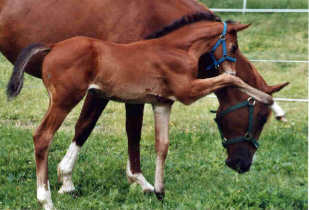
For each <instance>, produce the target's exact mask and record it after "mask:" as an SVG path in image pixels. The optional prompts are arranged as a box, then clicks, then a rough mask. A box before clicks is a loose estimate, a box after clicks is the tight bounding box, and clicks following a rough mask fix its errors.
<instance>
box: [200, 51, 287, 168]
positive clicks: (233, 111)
mask: <svg viewBox="0 0 309 210" xmlns="http://www.w3.org/2000/svg"><path fill="white" fill-rule="evenodd" d="M236 59H237V61H236V75H237V76H238V77H240V78H241V79H243V80H244V81H245V82H246V83H248V84H249V85H251V86H253V87H255V88H257V89H259V90H262V91H264V92H266V93H268V94H273V93H274V92H277V91H279V90H280V89H282V88H283V87H284V86H286V85H287V84H288V83H283V84H279V85H275V86H268V85H267V84H266V82H265V81H264V79H263V78H262V77H261V76H260V74H259V73H258V72H257V70H256V69H255V67H254V66H253V65H252V64H251V63H250V62H249V61H248V60H247V59H246V58H245V57H244V56H243V55H242V54H241V52H240V51H239V50H236ZM210 64H212V59H211V58H210V56H209V54H205V55H203V56H201V58H200V61H199V77H200V78H205V77H212V76H216V75H218V74H219V71H218V70H216V69H214V68H213V69H211V70H209V71H205V66H208V65H210ZM216 95H217V97H218V100H219V104H220V105H219V108H218V110H217V115H216V123H217V125H218V128H219V132H220V134H221V137H222V140H223V142H222V143H223V146H224V147H225V148H226V150H227V154H228V157H227V159H226V164H227V165H228V166H229V167H230V168H232V169H234V170H236V171H237V172H239V173H243V172H246V171H248V170H249V169H250V166H251V163H252V159H253V156H254V154H255V152H256V150H257V148H258V146H259V145H258V140H259V137H260V134H261V132H262V130H263V126H264V124H265V123H266V121H267V119H268V118H269V116H270V113H271V108H273V107H271V106H269V105H265V104H263V103H260V102H258V101H256V100H254V99H253V98H251V97H249V96H248V95H246V94H244V93H242V92H241V91H239V90H238V89H237V88H234V87H228V88H223V89H221V90H219V91H217V92H216Z"/></svg>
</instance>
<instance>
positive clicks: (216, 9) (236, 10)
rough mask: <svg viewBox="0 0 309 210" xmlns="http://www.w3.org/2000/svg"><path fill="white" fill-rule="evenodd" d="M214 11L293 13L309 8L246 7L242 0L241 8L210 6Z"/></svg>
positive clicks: (245, 1) (245, 2)
mask: <svg viewBox="0 0 309 210" xmlns="http://www.w3.org/2000/svg"><path fill="white" fill-rule="evenodd" d="M211 10H212V11H214V12H242V13H243V14H245V13H246V12H284V13H286V12H293V13H295V12H296V13H309V9H248V8H247V0H243V6H242V9H221V8H211Z"/></svg>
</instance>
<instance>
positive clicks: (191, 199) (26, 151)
mask: <svg viewBox="0 0 309 210" xmlns="http://www.w3.org/2000/svg"><path fill="white" fill-rule="evenodd" d="M214 2H215V1H214ZM226 2H227V5H228V2H229V1H226ZM230 2H232V1H230ZM235 2H236V1H235ZM249 2H250V0H249V1H248V3H249ZM271 2H278V1H271ZM291 2H292V1H291ZM216 3H217V5H211V4H210V3H209V4H208V5H209V6H210V7H215V6H216V7H222V5H220V2H216ZM298 3H299V4H303V5H305V4H306V2H304V1H293V5H290V6H291V7H290V8H296V7H297V5H298ZM267 4H268V3H267ZM272 4H273V3H272ZM280 6H282V5H280ZM261 8H263V7H262V6H261ZM220 16H221V17H222V18H223V19H234V20H238V21H241V22H244V23H248V22H251V23H253V25H252V26H251V28H250V29H248V30H246V31H244V32H242V33H240V34H239V45H240V48H241V50H242V51H243V52H244V53H245V55H246V56H247V57H249V58H255V59H301V60H302V59H307V54H308V48H307V46H308V41H307V40H308V32H307V31H308V29H307V25H308V20H307V15H305V14H297V15H296V14H246V15H241V14H226V13H222V14H220ZM255 65H256V66H257V68H258V69H259V71H260V72H261V74H262V75H263V77H264V78H265V79H266V81H267V82H269V83H270V84H276V83H280V82H284V81H290V82H291V84H290V85H289V86H288V87H286V88H285V89H284V90H282V91H281V92H279V93H277V94H276V95H275V96H276V97H287V98H308V81H307V78H308V65H307V64H274V63H255ZM11 69H12V66H11V65H10V64H9V63H8V62H7V61H6V60H5V59H4V58H3V57H1V58H0V142H1V145H2V148H1V150H0V209H39V207H38V205H37V202H36V177H35V164H34V162H35V161H34V155H33V143H32V132H33V131H34V129H35V128H36V127H37V126H38V124H39V123H40V120H41V118H42V117H43V114H44V113H45V111H46V109H47V105H48V97H47V93H46V91H45V89H44V87H43V85H42V82H41V81H40V80H38V79H35V78H32V77H30V76H26V78H25V86H24V89H23V90H22V93H21V95H20V96H19V97H18V98H17V99H16V100H14V101H12V102H10V103H8V102H7V101H6V96H5V86H6V83H7V81H8V79H9V76H10V73H11ZM217 105H218V104H217V101H216V100H215V99H212V98H204V99H202V100H200V101H198V102H197V103H195V104H193V105H191V106H189V107H187V106H183V105H181V104H179V103H176V104H175V105H174V106H173V111H172V116H171V123H170V140H171V146H170V149H169V155H168V159H167V166H166V176H165V183H166V185H165V187H166V199H165V202H164V204H162V203H160V202H158V201H157V199H156V198H155V196H154V195H144V194H143V193H142V192H141V190H140V188H139V187H138V186H135V185H133V186H129V184H128V183H127V181H126V177H125V165H126V160H127V143H126V142H127V141H126V134H125V127H124V125H125V114H124V105H123V104H119V103H110V104H108V106H107V108H106V109H105V111H104V113H103V115H102V117H101V118H100V120H99V122H98V124H97V126H96V129H95V130H94V133H93V134H92V135H91V136H90V138H89V140H88V141H87V143H86V144H85V146H84V147H83V149H82V151H81V154H80V156H79V159H78V162H77V165H76V168H75V171H74V175H73V180H74V183H75V184H76V187H77V191H76V192H75V193H73V194H69V195H58V194H57V190H58V189H59V187H60V185H59V184H58V183H57V174H56V167H57V164H58V163H59V161H60V160H61V158H62V157H63V155H64V154H65V151H66V149H67V147H68V145H69V144H70V141H71V139H72V136H73V134H74V133H73V131H74V124H75V122H76V120H77V118H78V114H79V111H80V108H81V105H79V106H78V107H77V108H76V109H75V110H74V111H73V112H72V113H71V114H70V115H69V116H68V118H67V119H66V121H65V123H64V124H63V126H62V128H61V129H60V130H59V132H58V133H57V135H56V136H55V138H54V141H53V144H52V147H51V150H50V153H49V177H50V183H51V190H52V198H53V201H54V204H55V206H56V207H57V208H58V209H307V208H308V205H307V202H308V199H307V197H308V190H307V189H308V184H307V179H308V177H307V171H308V166H307V160H308V153H307V151H308V149H307V147H308V146H307V133H308V125H307V122H308V104H307V103H291V102H281V103H280V105H281V106H282V107H283V109H284V110H285V111H286V112H287V118H288V120H289V122H288V123H286V124H281V123H279V122H277V121H275V120H274V118H273V117H271V119H270V121H269V122H268V124H267V125H266V127H265V129H264V131H263V133H262V135H261V138H260V143H261V148H260V149H259V151H258V152H257V153H256V156H255V160H254V163H253V165H252V168H251V170H250V172H249V173H246V174H242V175H239V174H237V173H235V172H234V171H232V170H231V169H229V168H227V167H226V166H225V164H224V159H225V158H226V154H225V153H226V152H225V150H224V149H223V148H222V146H221V144H220V138H219V133H218V131H217V128H216V125H215V123H214V122H213V120H212V119H213V117H214V116H213V115H212V114H210V113H209V110H214V109H216V107H217ZM142 168H143V171H144V175H145V177H146V178H147V179H148V180H149V181H150V182H151V183H153V180H154V168H155V152H154V130H153V116H152V111H151V107H150V106H149V105H146V108H145V117H144V125H143V135H142Z"/></svg>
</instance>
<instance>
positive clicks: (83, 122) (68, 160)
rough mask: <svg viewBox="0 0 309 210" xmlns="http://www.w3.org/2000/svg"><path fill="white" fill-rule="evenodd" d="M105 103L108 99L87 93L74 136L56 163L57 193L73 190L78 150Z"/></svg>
mask: <svg viewBox="0 0 309 210" xmlns="http://www.w3.org/2000/svg"><path fill="white" fill-rule="evenodd" d="M107 103H108V100H105V99H102V98H99V97H98V96H96V94H95V93H92V92H89V93H88V95H87V97H86V99H85V102H84V105H83V108H82V112H81V114H80V116H79V119H78V121H77V123H76V125H75V136H74V138H73V140H72V143H71V145H70V147H69V148H68V150H67V153H66V154H65V156H64V157H63V159H62V160H61V162H60V163H59V165H58V171H57V172H58V181H60V182H62V186H61V188H60V190H59V191H58V192H59V193H66V192H72V191H74V190H75V187H74V184H73V182H72V172H73V168H74V165H75V162H76V160H77V157H78V154H79V151H80V149H81V147H82V146H83V144H84V143H85V141H86V140H87V138H88V137H89V135H90V133H91V131H92V130H93V128H94V126H95V124H96V122H97V120H98V119H99V117H100V115H101V113H102V111H103V110H104V108H105V106H106V104H107Z"/></svg>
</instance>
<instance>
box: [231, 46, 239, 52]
mask: <svg viewBox="0 0 309 210" xmlns="http://www.w3.org/2000/svg"><path fill="white" fill-rule="evenodd" d="M237 49H238V45H237V44H235V45H233V46H232V50H231V52H232V53H235V52H236V50H237Z"/></svg>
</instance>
